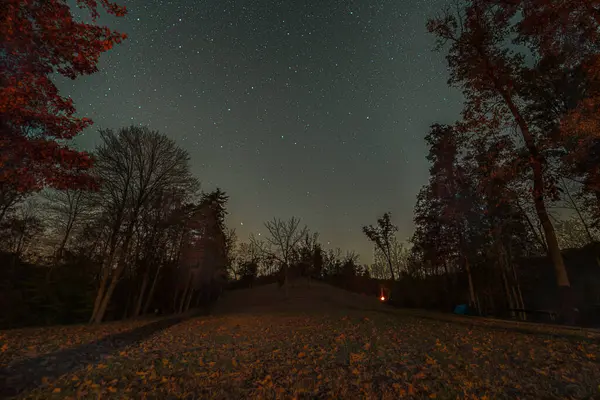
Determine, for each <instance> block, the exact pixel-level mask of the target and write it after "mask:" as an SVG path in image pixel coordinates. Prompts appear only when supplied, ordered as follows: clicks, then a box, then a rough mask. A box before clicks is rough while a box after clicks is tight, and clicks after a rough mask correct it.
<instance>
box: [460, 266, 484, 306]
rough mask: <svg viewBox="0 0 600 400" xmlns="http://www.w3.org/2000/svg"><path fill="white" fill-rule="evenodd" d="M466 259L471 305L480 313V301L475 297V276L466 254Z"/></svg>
mask: <svg viewBox="0 0 600 400" xmlns="http://www.w3.org/2000/svg"><path fill="white" fill-rule="evenodd" d="M464 261H465V269H466V271H467V277H468V279H469V297H470V298H471V301H470V303H471V304H470V305H471V306H474V307H475V308H476V309H477V313H478V314H479V313H481V310H480V309H479V302H478V301H477V299H476V297H475V287H474V286H473V277H472V276H471V266H470V265H469V259H468V258H467V257H466V256H464Z"/></svg>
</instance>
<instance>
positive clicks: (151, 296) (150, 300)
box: [142, 264, 162, 314]
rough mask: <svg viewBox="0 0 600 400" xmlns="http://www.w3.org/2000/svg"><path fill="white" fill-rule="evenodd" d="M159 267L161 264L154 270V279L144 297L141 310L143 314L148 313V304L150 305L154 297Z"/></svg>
mask: <svg viewBox="0 0 600 400" xmlns="http://www.w3.org/2000/svg"><path fill="white" fill-rule="evenodd" d="M161 265H162V264H158V267H157V268H156V274H154V279H153V280H152V285H151V286H150V291H149V292H148V296H146V302H145V303H144V308H143V310H142V313H143V314H147V313H148V308H150V304H151V303H152V298H153V297H154V290H155V289H156V282H157V281H158V276H159V274H160V267H161Z"/></svg>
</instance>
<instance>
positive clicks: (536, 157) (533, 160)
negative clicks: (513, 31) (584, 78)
mask: <svg viewBox="0 0 600 400" xmlns="http://www.w3.org/2000/svg"><path fill="white" fill-rule="evenodd" d="M500 94H501V95H502V97H503V99H504V101H505V102H506V105H507V106H508V108H509V109H510V111H511V113H512V115H513V117H514V119H515V121H516V122H517V125H518V126H519V129H520V130H521V134H522V135H523V140H524V141H525V145H526V147H527V150H528V151H529V155H530V165H531V169H532V171H533V203H534V206H535V211H536V213H537V216H538V218H539V220H540V222H541V224H542V229H543V231H544V236H545V237H546V245H547V248H548V253H549V255H550V259H551V260H552V263H553V265H554V272H555V274H556V283H557V286H558V291H559V299H560V303H561V309H562V315H563V318H564V322H565V323H567V324H573V323H574V322H575V314H574V301H573V291H572V289H571V282H570V281H569V275H568V273H567V269H566V267H565V263H564V260H563V257H562V254H561V252H560V247H559V245H558V240H557V238H556V232H555V230H554V226H553V225H552V221H551V220H550V216H549V215H548V210H547V208H546V204H545V200H544V191H545V182H544V172H543V168H542V156H541V155H540V153H539V150H538V147H537V145H536V144H535V140H534V138H533V135H532V134H531V132H530V130H529V125H528V124H527V122H526V121H525V119H524V118H523V116H522V115H521V113H520V111H519V109H518V108H517V106H516V105H515V104H514V102H513V99H512V97H511V96H510V95H509V94H508V93H507V92H506V91H505V90H501V91H500Z"/></svg>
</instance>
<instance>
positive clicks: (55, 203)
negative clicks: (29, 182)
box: [43, 188, 87, 260]
mask: <svg viewBox="0 0 600 400" xmlns="http://www.w3.org/2000/svg"><path fill="white" fill-rule="evenodd" d="M86 195H87V192H86V191H83V190H77V189H68V188H67V189H65V190H62V191H57V190H47V191H46V192H45V193H44V194H43V197H44V199H45V200H46V206H47V208H46V209H47V210H48V211H49V212H50V217H51V221H52V222H53V227H54V228H55V229H56V230H57V233H58V234H59V235H60V236H61V238H60V241H59V244H58V247H57V248H56V250H55V253H54V254H55V259H56V260H59V259H60V258H61V257H62V256H63V253H64V250H65V247H66V246H67V243H68V241H69V238H70V236H71V234H72V233H73V230H74V228H75V226H76V224H78V223H79V222H81V221H80V220H81V218H82V217H83V215H84V213H85V212H86V211H87V208H86V206H87V204H86Z"/></svg>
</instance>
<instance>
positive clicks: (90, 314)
mask: <svg viewBox="0 0 600 400" xmlns="http://www.w3.org/2000/svg"><path fill="white" fill-rule="evenodd" d="M100 137H101V142H100V144H99V145H98V147H97V148H96V149H95V150H94V152H93V154H92V158H93V161H94V163H93V168H92V169H91V170H89V171H88V173H89V174H90V175H91V176H92V178H93V179H94V181H95V182H96V186H95V187H93V188H92V189H89V190H88V189H68V188H67V189H63V190H55V189H45V190H43V191H41V192H39V191H33V190H32V191H27V190H23V188H21V187H18V186H17V184H12V183H11V182H10V181H5V182H2V183H1V184H0V247H1V250H2V253H1V254H0V265H1V268H0V289H1V290H0V307H1V309H2V310H3V313H1V314H0V324H1V326H2V327H13V326H19V325H30V324H56V323H71V322H83V321H90V322H93V323H98V322H101V321H103V320H106V319H111V320H113V319H122V318H132V317H138V316H140V315H143V314H147V313H153V312H154V311H155V310H157V309H158V310H160V312H161V313H181V312H186V311H187V310H189V309H190V308H193V307H198V306H201V305H202V306H205V305H208V304H210V303H211V302H212V301H214V299H215V298H216V297H218V295H219V294H220V292H221V290H222V288H223V286H224V285H225V283H226V279H227V277H226V273H227V267H228V265H227V262H228V254H227V252H228V248H227V241H228V239H227V232H226V229H225V226H224V218H225V216H226V214H227V211H226V204H227V200H228V197H227V196H226V194H225V193H224V192H222V191H221V190H219V189H217V190H215V191H213V192H210V193H202V192H200V190H199V187H200V185H199V183H198V180H197V179H196V178H195V177H194V176H193V175H192V174H191V172H190V169H189V164H188V161H189V156H188V154H187V153H186V152H185V151H184V150H183V149H181V148H180V147H178V146H177V145H176V144H175V142H173V141H172V140H171V139H169V138H168V137H167V136H165V135H163V134H160V133H158V132H155V131H151V130H148V129H146V128H141V127H135V126H132V127H128V128H123V129H120V130H119V131H117V132H115V131H112V130H103V131H101V132H100Z"/></svg>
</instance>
